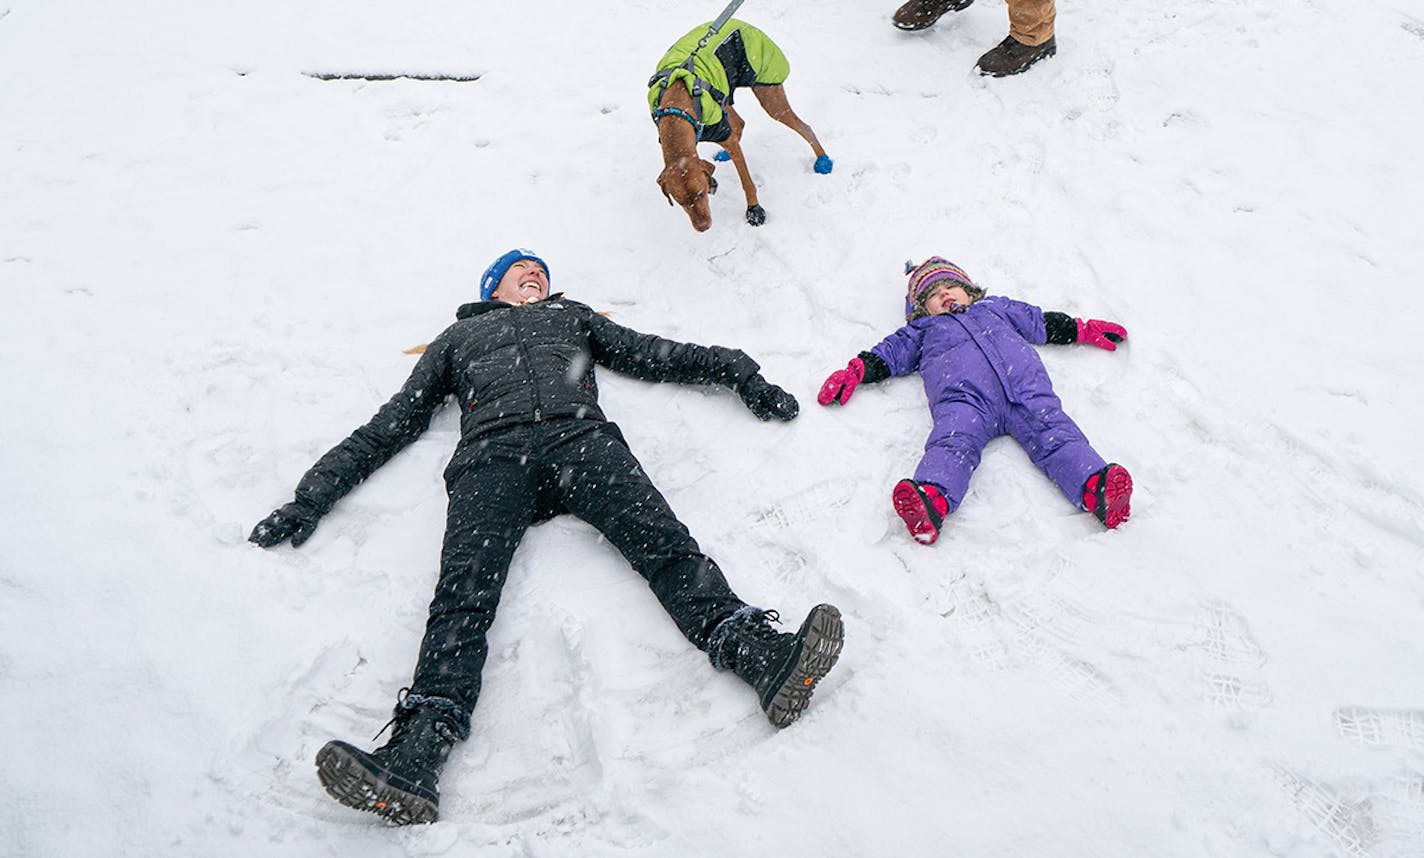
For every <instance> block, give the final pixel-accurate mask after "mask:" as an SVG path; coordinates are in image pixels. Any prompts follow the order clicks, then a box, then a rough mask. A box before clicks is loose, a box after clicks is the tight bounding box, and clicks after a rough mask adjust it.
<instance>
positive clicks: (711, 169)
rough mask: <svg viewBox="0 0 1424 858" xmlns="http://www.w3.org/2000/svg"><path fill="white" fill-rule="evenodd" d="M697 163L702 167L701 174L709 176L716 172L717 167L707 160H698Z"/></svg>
mask: <svg viewBox="0 0 1424 858" xmlns="http://www.w3.org/2000/svg"><path fill="white" fill-rule="evenodd" d="M697 163H699V164H701V165H702V172H704V173H706V174H707V175H709V176H710V175H712V174H713V173H715V172H717V165H716V164H714V163H712V162H711V161H709V160H707V159H706V158H698V159H697Z"/></svg>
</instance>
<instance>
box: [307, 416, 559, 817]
mask: <svg viewBox="0 0 1424 858" xmlns="http://www.w3.org/2000/svg"><path fill="white" fill-rule="evenodd" d="M521 434H522V433H521ZM519 437H520V436H519V435H513V434H512V433H506V435H505V437H504V439H503V440H495V441H490V442H487V443H486V444H484V445H483V446H482V447H481V448H471V449H470V450H464V451H461V452H459V453H457V454H456V457H455V459H454V460H453V461H452V462H451V465H450V467H449V468H447V469H446V486H447V489H448V491H449V495H450V504H449V511H448V514H447V520H446V530H445V547H444V550H443V552H442V553H441V562H440V580H439V582H438V583H437V585H436V588H435V597H434V599H433V600H432V601H431V604H430V616H429V620H428V621H427V623H426V631H425V640H424V641H423V642H422V644H421V648H420V658H419V661H418V662H417V665H416V669H415V679H414V681H413V682H412V683H411V688H410V689H409V690H408V691H403V692H402V696H401V698H400V700H399V702H398V703H397V704H396V710H395V716H394V717H393V718H392V720H391V724H389V725H387V726H390V727H391V728H392V730H391V738H390V741H388V742H387V743H386V744H385V745H383V746H381V747H380V748H377V749H376V750H375V751H371V752H367V751H364V750H362V749H360V748H357V747H355V746H354V745H350V744H348V743H346V742H339V741H333V742H328V743H327V744H326V746H325V747H323V748H322V749H321V751H320V752H318V753H317V757H316V763H317V775H318V777H319V778H320V779H321V782H322V785H323V786H324V787H325V788H326V791H327V792H328V793H330V794H331V796H332V797H333V798H335V799H336V800H337V801H339V802H341V803H342V804H344V805H346V806H347V807H352V808H355V809H357V810H366V811H370V812H372V813H376V814H378V815H380V816H382V817H384V818H385V819H386V820H387V821H389V822H393V823H395V824H398V825H404V824H409V823H421V822H433V821H434V820H435V819H437V818H438V817H439V802H440V797H439V786H438V784H439V777H440V770H441V769H442V768H443V767H444V764H445V759H446V757H447V756H448V755H449V753H450V749H451V747H452V746H453V745H454V744H455V742H457V741H460V740H463V739H465V738H467V737H468V736H469V733H470V711H471V710H472V709H473V708H474V705H475V700H476V699H477V698H478V696H479V690H480V672H481V669H482V668H483V667H484V662H485V656H486V654H487V652H488V645H487V644H486V642H485V633H486V632H487V631H488V630H489V627H490V623H491V622H492V621H493V619H494V611H495V607H496V605H497V604H498V603H499V594H500V589H501V588H502V587H503V585H504V581H505V578H506V575H507V573H508V570H509V562H510V559H511V558H512V557H513V555H514V549H515V547H517V546H518V544H519V540H520V537H521V536H522V535H523V534H524V531H525V529H527V528H528V526H529V523H530V521H531V520H532V518H533V514H534V498H535V493H534V479H533V468H532V466H531V465H530V464H529V456H528V453H529V447H528V443H527V438H525V439H524V440H523V442H522V443H520V442H519V440H518V439H519Z"/></svg>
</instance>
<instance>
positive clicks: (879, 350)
mask: <svg viewBox="0 0 1424 858" xmlns="http://www.w3.org/2000/svg"><path fill="white" fill-rule="evenodd" d="M1047 341H1048V333H1047V329H1046V328H1045V325H1044V313H1043V310H1041V309H1039V308H1038V307H1035V306H1034V305H1032V304H1028V303H1025V302H1023V301H1015V300H1014V299H1012V298H1005V297H1002V296H998V295H991V296H989V297H986V298H982V299H980V300H978V301H975V302H974V303H973V304H970V305H969V307H968V308H967V309H966V310H965V311H964V312H963V313H954V314H947V315H942V316H925V317H924V318H920V319H916V320H915V321H913V322H910V323H909V324H907V325H905V326H904V327H902V328H900V329H899V330H897V331H895V333H893V334H891V335H890V336H888V337H886V338H885V339H884V340H882V341H881V342H880V343H879V344H878V345H876V346H875V347H874V348H872V349H871V350H870V351H871V353H872V354H874V355H876V356H877V357H879V358H880V359H881V360H883V361H884V362H885V366H886V368H887V369H888V370H889V371H890V374H891V375H897V376H898V375H909V374H910V373H912V372H915V371H916V370H918V371H919V373H920V376H921V378H922V380H923V381H924V385H925V393H926V394H927V395H928V396H929V400H930V412H931V413H932V414H934V415H935V416H936V417H937V416H938V409H939V406H942V405H944V404H947V403H950V402H971V403H974V404H976V405H980V406H981V407H988V406H994V405H1002V404H1004V403H1006V402H1007V403H1013V404H1017V405H1028V406H1030V407H1032V404H1033V400H1034V399H1035V398H1036V397H1038V396H1042V395H1047V396H1054V393H1053V383H1052V382H1051V381H1050V380H1049V378H1048V370H1047V369H1045V368H1044V366H1043V361H1042V359H1040V358H1039V356H1038V352H1037V351H1036V350H1035V349H1034V348H1033V345H1034V344H1037V345H1042V344H1044V343H1046V342H1047Z"/></svg>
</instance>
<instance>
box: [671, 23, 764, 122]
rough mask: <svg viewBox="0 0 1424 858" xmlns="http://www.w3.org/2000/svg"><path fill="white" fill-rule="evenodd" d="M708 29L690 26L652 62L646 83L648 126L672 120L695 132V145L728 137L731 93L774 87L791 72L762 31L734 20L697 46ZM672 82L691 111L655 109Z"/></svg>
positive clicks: (705, 26)
mask: <svg viewBox="0 0 1424 858" xmlns="http://www.w3.org/2000/svg"><path fill="white" fill-rule="evenodd" d="M710 26H711V24H703V25H702V26H700V27H695V28H693V29H692V30H691V31H689V32H688V33H687V34H686V35H685V36H683V37H682V38H680V39H678V40H677V42H675V43H674V44H673V46H672V47H670V48H668V50H667V53H666V54H664V55H663V58H662V59H661V60H659V61H658V71H657V72H656V73H655V74H654V75H653V76H652V77H651V78H650V79H649V80H648V87H649V89H648V108H649V109H650V110H651V112H652V118H653V121H654V122H656V121H658V120H659V119H661V118H663V117H664V116H677V117H679V118H680V119H683V120H685V121H687V123H688V124H690V125H691V126H692V127H693V129H695V130H696V132H697V139H698V140H699V141H707V142H712V143H720V142H721V141H723V140H726V139H727V138H728V137H729V136H731V133H732V128H731V125H730V124H729V123H728V122H727V118H726V113H727V105H729V104H731V103H732V101H733V99H732V92H733V90H735V89H736V88H737V87H739V86H741V87H747V86H757V85H762V86H770V85H775V84H780V83H782V82H783V81H785V80H786V78H787V76H788V75H790V74H791V63H790V62H789V61H787V59H786V55H785V54H784V53H782V51H781V49H780V48H779V47H777V46H776V43H775V42H773V41H772V40H771V39H770V38H769V37H768V36H767V35H766V34H765V33H763V32H762V31H761V30H758V29H757V28H755V27H753V26H751V25H750V24H748V23H746V22H744V21H739V20H737V19H736V18H732V19H729V20H728V21H727V24H726V25H725V26H724V27H723V28H722V29H721V30H720V31H718V32H717V33H715V34H713V36H712V37H711V38H709V39H708V40H707V42H706V43H705V44H703V45H702V46H701V47H699V45H698V42H700V41H702V39H703V38H704V37H706V36H707V33H708V29H709V27H710ZM709 49H710V50H709ZM674 82H677V83H680V84H681V85H683V86H686V87H687V91H688V92H689V93H690V94H691V95H692V111H690V112H689V111H686V110H681V109H679V108H675V107H662V106H660V105H661V102H662V99H663V94H664V93H666V92H667V88H668V87H669V86H672V85H673V84H674Z"/></svg>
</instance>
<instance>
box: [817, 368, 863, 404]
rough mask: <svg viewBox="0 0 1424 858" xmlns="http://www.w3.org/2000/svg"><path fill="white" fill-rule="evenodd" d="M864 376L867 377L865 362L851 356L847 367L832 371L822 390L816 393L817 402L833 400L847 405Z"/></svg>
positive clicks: (829, 402)
mask: <svg viewBox="0 0 1424 858" xmlns="http://www.w3.org/2000/svg"><path fill="white" fill-rule="evenodd" d="M862 378H865V364H864V363H863V362H862V361H861V359H860V358H851V361H850V363H848V364H846V368H845V369H838V370H836V371H835V372H833V373H831V375H830V377H829V378H827V379H826V381H825V383H824V384H822V385H821V392H820V393H818V394H816V402H817V403H819V404H821V405H830V404H831V403H832V402H839V403H840V404H841V405H845V404H846V403H847V402H850V395H851V394H852V393H855V386H856V385H857V384H860V380H861V379H862Z"/></svg>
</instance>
